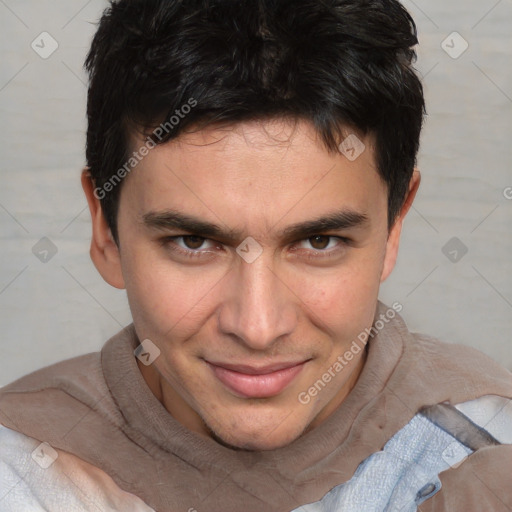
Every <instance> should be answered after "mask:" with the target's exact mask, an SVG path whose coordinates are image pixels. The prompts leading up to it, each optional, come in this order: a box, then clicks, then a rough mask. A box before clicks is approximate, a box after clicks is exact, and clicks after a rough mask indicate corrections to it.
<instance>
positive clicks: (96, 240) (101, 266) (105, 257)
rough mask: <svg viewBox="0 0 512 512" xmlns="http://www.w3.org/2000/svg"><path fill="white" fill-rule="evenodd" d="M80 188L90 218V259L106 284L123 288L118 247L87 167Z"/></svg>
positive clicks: (83, 172)
mask: <svg viewBox="0 0 512 512" xmlns="http://www.w3.org/2000/svg"><path fill="white" fill-rule="evenodd" d="M82 188H83V189H84V193H85V197H86V198H87V203H88V204H89V210H90V212H91V219H92V240H91V250H90V254H91V259H92V261H93V263H94V266H95V267H96V268H97V269H98V272H99V273H100V274H101V276H102V277H103V279H105V281H106V282H107V283H108V284H110V285H112V286H114V287H115V288H124V287H125V286H124V279H123V274H122V271H121V256H120V253H119V248H118V246H117V244H116V242H115V241H114V237H113V236H112V232H111V230H110V228H109V227H108V225H107V221H106V220H105V216H104V215H103V209H102V208H101V203H100V200H99V199H98V196H99V194H96V193H95V190H96V189H95V184H94V180H93V179H92V176H91V174H90V172H89V169H88V168H85V169H84V170H83V171H82Z"/></svg>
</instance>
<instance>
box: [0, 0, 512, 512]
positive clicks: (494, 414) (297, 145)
mask: <svg viewBox="0 0 512 512" xmlns="http://www.w3.org/2000/svg"><path fill="white" fill-rule="evenodd" d="M416 43H417V40H416V33H415V26H414V23H413V21H412V19H411V18H410V16H409V15H408V14H407V12H406V11H405V10H404V9H403V7H402V6H401V5H400V4H399V3H397V2H395V1H392V0H372V1H361V0H322V1H321V0H293V1H291V0H259V1H256V0H247V1H245V0H244V1H240V0H239V1H234V0H172V1H169V0H120V1H118V2H114V3H113V4H112V6H111V7H110V9H108V10H107V11H106V12H105V14H104V16H103V18H102V20H101V22H100V25H99V28H98V31H97V33H96V35H95V38H94V40H93V43H92V47H91V50H90V53H89V55H88V58H87V62H86V66H87V69H88V71H89V73H90V87H89V96H88V121H89V126H88V132H87V168H86V169H85V170H84V171H83V173H82V185H83V188H84V191H85V194H86V196H87V200H88V203H89V207H90V211H91V217H92V227H93V234H92V244H91V257H92V259H93V261H94V264H95V265H96V267H97V269H98V271H99V272H100V274H101V275H102V276H103V278H104V279H105V280H106V281H107V282H108V283H109V284H111V285H112V286H114V287H117V288H126V290H127V295H128V299H129V303H130V308H131V312H132V316H133V325H130V326H128V327H127V328H126V329H124V330H123V331H121V332H120V333H119V334H117V335H116V336H114V337H113V338H112V339H110V340H109V341H108V342H107V343H106V344H105V345H104V347H103V349H102V351H101V352H100V353H94V354H88V355H84V356H81V357H78V358H75V359H72V360H68V361H64V362H61V363H58V364H56V365H53V366H51V367H48V368H44V369H42V370H40V371H38V372H35V373H33V374H31V375H28V376H26V377H24V378H22V379H19V380H18V381H16V382H14V383H12V384H10V385H8V386H6V387H5V388H3V390H2V392H1V393H0V422H1V423H2V424H3V425H4V426H3V427H2V428H0V446H1V450H2V452H1V456H0V510H2V511H4V510H9V511H10V510H122V511H131V510H137V511H138V510H140V511H147V510H157V511H162V512H163V511H172V512H177V511H180V510H183V511H189V512H192V511H198V512H201V511H208V512H216V511H233V512H235V511H236V512H239V511H241V510H244V511H246V512H253V511H254V512H256V511H276V512H277V511H279V512H284V511H296V512H298V511H307V512H312V511H325V512H327V511H329V512H331V511H341V510H343V511H382V510H396V511H399V510H400V511H412V510H421V511H436V512H437V511H450V512H454V511H461V512H462V511H464V512H466V511H473V510H486V511H501V510H503V511H505V510H512V485H511V484H512V477H511V476H510V474H511V471H510V470H511V469H512V447H511V445H510V443H512V402H511V401H510V400H511V399H512V375H511V374H510V373H509V372H508V371H507V370H505V369H503V368H501V367H500V366H499V365H498V364H496V363H494V362H493V361H491V360H490V359H488V358H487V357H486V356H484V355H483V354H481V353H479V352H477V351H474V350H471V349H468V348H465V347H461V346H456V345H447V344H443V343H441V342H439V341H437V340H434V339H432V338H429V337H427V336H423V335H418V334H412V333H410V332H409V331H408V330H407V327H406V326H405V323H404V322H403V320H402V319H401V317H400V316H399V312H400V311H401V310H402V305H401V304H400V303H398V302H395V303H393V304H392V305H391V306H386V305H384V304H382V303H380V302H379V301H378V292H379V286H380V283H381V282H382V281H384V280H385V279H386V278H387V277H388V276H389V274H390V273H391V271H392V269H393V267H394V264H395V260H396V256H397V251H398V245H399V238H400V233H401V229H402V224H403V220H404V217H405V215H406V214H407V211H408V210H409V208H410V206H411V204H412V202H413V200H414V196H415V194H416V191H417V189H418V186H419V182H420V176H419V173H418V171H417V170H415V169H414V166H415V160H416V154H417V150H418V143H419V136H420V130H421V125H422V119H423V112H424V102H423V94H422V87H421V83H420V82H419V80H418V78H417V76H416V75H415V73H414V71H413V69H412V61H413V59H414V56H415V54H414V51H413V46H414V45H415V44H416Z"/></svg>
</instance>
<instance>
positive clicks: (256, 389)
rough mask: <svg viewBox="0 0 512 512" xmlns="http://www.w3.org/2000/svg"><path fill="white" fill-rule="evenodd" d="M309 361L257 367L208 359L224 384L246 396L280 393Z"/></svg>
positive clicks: (266, 395)
mask: <svg viewBox="0 0 512 512" xmlns="http://www.w3.org/2000/svg"><path fill="white" fill-rule="evenodd" d="M307 362H308V361H301V362H289V363H280V364H275V365H269V366H265V367H259V368H257V367H253V366H248V365H231V364H224V363H212V362H209V361H206V363H207V364H208V366H209V367H210V368H211V369H212V371H213V374H214V375H215V377H216V378H217V379H218V380H219V381H220V382H221V383H222V384H224V386H226V387H227V388H228V389H229V390H231V391H233V392H235V394H237V395H239V396H242V397H244V398H267V397H272V396H276V395H278V394H279V393H281V392H282V391H283V390H284V389H285V388H286V387H287V386H288V385H289V384H290V383H291V382H292V381H293V380H294V379H295V378H296V377H297V376H298V375H299V373H300V372H301V371H302V369H303V368H304V365H305V364H306V363H307Z"/></svg>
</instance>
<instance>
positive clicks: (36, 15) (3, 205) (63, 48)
mask: <svg viewBox="0 0 512 512" xmlns="http://www.w3.org/2000/svg"><path fill="white" fill-rule="evenodd" d="M404 5H405V6H406V7H407V8H408V9H409V11H410V12H411V14H412V15H413V17H414V18H415V20H416V22H417V25H418V31H419V39H420V46H419V50H418V55H419V58H418V62H417V68H418V70H419V72H420V73H421V74H422V75H423V76H424V86H425V93H426V100H427V107H428V117H427V120H426V125H425V129H424V133H423V138H422V148H421V153H420V156H419V167H420V169H421V172H422V176H423V178H422V184H421V189H420V192H419V194H418V197H417V200H416V203H415V205H414V208H413V209H412V210H411V212H410V214H409V216H408V218H407V220H406V222H405V225H404V233H403V239H402V244H401V252H400V256H399V259H398V263H397V268H396V269H395V271H394V273H393V275H392V276H391V277H390V279H389V280H388V281H387V282H386V283H385V284H384V286H383V287H382V292H381V300H383V301H384V302H387V303H388V304H391V303H393V302H394V301H399V302H401V303H402V304H403V306H404V309H403V312H402V315H403V316H404V318H405V319H406V321H407V323H408V325H409V327H410V328H411V329H412V330H414V331H420V332H424V333H428V334H431V335H433V336H436V337H439V338H441V339H443V340H446V341H450V342H456V343H463V344H467V345H471V346H474V347H477V348H479V349H481V350H482V351H483V352H485V353H487V354H489V355H490V356H492V357H493V358H495V359H496V360H498V361H499V362H501V363H502V364H503V365H505V366H507V367H509V368H512V350H511V347H510V337H511V336H510V334H511V332H512V264H511V254H512V188H508V187H512V172H511V162H512V144H511V143H510V139H511V135H512V76H511V66H510V62H511V54H512V35H511V34H512V3H511V2H510V1H509V0H502V1H499V2H496V0H485V1H482V0H479V1H476V0H470V1H468V0H464V1H462V0H459V1H455V2H453V1H452V2H446V1H440V0H428V1H426V0H416V1H415V2H412V1H405V2H404ZM105 7H106V2H104V1H100V0H91V1H89V2H86V1H85V0H84V1H80V2H77V1H70V0H66V1H63V0H52V1H49V0H42V1H38V2H35V1H33V0H32V1H28V0H5V2H0V34H1V36H0V37H1V43H2V50H3V51H2V55H1V57H0V59H1V61H0V62H1V64H0V141H1V142H0V144H1V149H2V158H1V159H0V244H1V252H0V262H1V264H0V325H1V328H2V337H1V339H0V347H1V349H2V350H1V354H2V357H1V358H0V385H3V384H7V383H8V382H10V381H12V380H13V379H15V378H17V377H20V376H21V375H23V374H26V373H27V372H29V371H32V370H35V369H37V368H40V367H42V366H45V365H48V364H51V363H53V362H56V361H59V360H62V359H65V358H69V357H72V356H75V355H78V354H83V353H87V352H91V351H95V350H99V349H100V348H101V346H102V345H103V343H104V342H105V341H106V339H107V338H108V337H110V336H111V335H113V334H114V333H116V332H117V331H118V330H119V329H120V328H121V327H123V326H125V325H127V324H128V323H130V321H131V316H130V312H129V309H128V304H127V300H126V297H125V293H124V292H123V291H119V290H115V289H113V288H111V287H110V286H108V285H107V284H106V283H104V282H103V281H102V279H101V277H100V276H99V274H98V273H97V272H96V270H95V268H94V266H93V264H92V263H91V261H90V258H89V254H88V252H89V240H90V231H91V227H90V220H89V214H88V211H87V209H86V201H85V198H84V196H83V193H82V190H81V187H80V170H81V168H82V167H83V165H84V144H85V129H86V121H85V100H86V91H87V88H86V75H85V74H84V72H83V69H82V64H83V61H84V57H85V54H86V52H87V49H88V45H89V43H90V40H91V37H92V35H93V33H94V30H95V25H94V22H95V21H97V20H98V18H99V16H100V14H101V12H102V10H103V9H104V8H105ZM454 31H456V32H458V33H459V34H460V35H461V36H462V37H463V38H464V40H466V41H467V43H468V45H469V46H468V48H467V50H466V51H465V52H464V53H463V54H462V55H460V56H459V57H458V58H452V57H451V56H450V55H448V53H446V51H445V50H443V48H442V47H441V45H442V42H443V41H445V40H446V43H445V47H447V49H448V51H449V52H451V53H452V55H453V54H454V52H457V51H458V50H460V49H461V48H462V46H461V44H463V41H462V39H460V38H459V36H457V35H455V36H450V34H452V32H454ZM42 32H47V33H49V34H50V35H51V37H52V38H54V39H55V41H57V43H58V49H57V50H56V51H55V52H54V53H53V54H52V55H51V56H49V57H48V58H47V59H43V58H41V57H40V56H39V55H38V54H37V53H36V51H34V50H33V49H32V47H31V43H32V41H34V40H35V43H34V44H35V45H38V46H36V48H38V51H40V52H41V51H43V50H44V51H48V50H49V49H50V48H51V44H52V43H51V41H50V39H49V38H48V36H39V35H40V34H41V33H42ZM448 36H450V37H448ZM447 37H448V39H447ZM41 39H43V42H41ZM43 237H47V238H48V239H50V240H51V242H52V244H53V245H54V246H55V249H56V250H57V253H56V254H55V255H54V256H53V257H51V258H50V259H49V260H48V261H47V262H46V263H45V262H42V261H40V259H39V258H38V257H36V255H35V254H34V252H33V248H34V246H35V244H37V243H38V242H39V241H40V240H41V239H42V238H43ZM453 238H456V239H458V240H455V241H453V240H452V241H451V242H450V244H449V245H448V246H446V244H447V243H448V242H449V241H450V240H451V239H453ZM40 244H42V245H38V246H36V249H35V250H34V251H35V252H36V253H37V252H38V251H39V256H40V257H43V256H42V255H43V254H46V253H41V248H42V249H45V250H48V251H49V252H48V253H47V254H46V256H45V257H49V256H51V254H52V252H51V251H52V249H53V245H51V244H48V242H46V241H43V242H40ZM45 244H46V245H45ZM453 244H455V245H453ZM462 244H463V245H462ZM464 247H465V248H466V249H467V253H466V254H464V256H463V257H462V258H460V256H461V254H462V253H463V252H464V250H465V249H464ZM443 248H444V249H443ZM55 249H53V250H55ZM454 250H455V251H456V253H454V252H453V251H454ZM450 253H451V254H450ZM43 258H44V257H43ZM449 258H452V259H457V260H458V261H456V262H454V261H451V260H450V259H449Z"/></svg>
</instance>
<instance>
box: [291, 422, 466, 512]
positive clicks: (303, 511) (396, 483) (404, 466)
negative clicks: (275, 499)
mask: <svg viewBox="0 0 512 512" xmlns="http://www.w3.org/2000/svg"><path fill="white" fill-rule="evenodd" d="M471 453H472V450H470V449H469V448H467V447H466V446H464V445H463V444H462V443H460V442H459V441H457V440H456V439H455V438H454V437H452V436H451V435H450V434H448V433H446V432H445V431H444V430H442V429H441V428H439V427H438V426H436V425H434V423H432V422H431V421H429V420H428V419H427V418H425V417H424V416H422V415H420V414H417V415H416V416H414V418H413V419H412V420H411V421H410V422H409V423H408V424H407V425H406V426H405V427H403V428H402V429H401V430H400V431H399V432H397V433H396V434H395V435H394V436H393V437H392V438H391V439H390V440H389V441H388V442H387V443H386V445H385V446H384V448H383V450H382V451H379V452H376V453H374V454H372V455H371V456H370V457H368V458H367V459H366V460H364V461H363V462H362V463H361V464H360V465H359V467H358V469H357V471H356V472H355V473H354V476H353V477H352V478H351V479H350V480H349V481H348V482H346V483H344V484H341V485H338V486H336V487H334V488H333V489H331V491H329V492H328V493H327V494H326V495H325V496H324V497H323V498H322V499H321V500H320V501H318V502H315V503H311V504H308V505H303V506H301V507H299V508H297V509H295V510H294V511H292V512H353V511H356V510H357V512H413V511H416V510H417V507H418V505H420V504H421V503H423V502H424V501H425V500H427V499H429V498H430V497H432V496H433V495H434V494H436V493H437V492H438V491H439V490H440V489H441V481H440V480H439V477H438V475H439V473H441V472H442V471H445V470H446V469H448V468H450V467H453V466H455V465H457V464H459V463H460V462H461V461H462V460H463V459H464V458H465V457H467V456H468V455H470V454H471Z"/></svg>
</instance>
